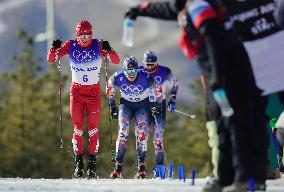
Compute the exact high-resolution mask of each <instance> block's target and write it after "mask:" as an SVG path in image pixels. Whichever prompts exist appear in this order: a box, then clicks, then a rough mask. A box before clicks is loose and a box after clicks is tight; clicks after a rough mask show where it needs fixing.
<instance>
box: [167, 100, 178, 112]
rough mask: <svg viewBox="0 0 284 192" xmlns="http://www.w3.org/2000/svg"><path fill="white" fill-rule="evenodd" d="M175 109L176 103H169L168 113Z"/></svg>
mask: <svg viewBox="0 0 284 192" xmlns="http://www.w3.org/2000/svg"><path fill="white" fill-rule="evenodd" d="M175 109H176V102H174V101H170V102H169V103H168V111H169V112H173V111H174V110H175Z"/></svg>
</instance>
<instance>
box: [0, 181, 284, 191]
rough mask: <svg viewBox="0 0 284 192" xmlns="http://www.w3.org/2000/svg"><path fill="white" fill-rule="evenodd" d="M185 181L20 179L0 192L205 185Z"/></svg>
mask: <svg viewBox="0 0 284 192" xmlns="http://www.w3.org/2000/svg"><path fill="white" fill-rule="evenodd" d="M191 183H192V180H191V179H187V180H186V181H185V182H183V181H179V180H178V179H174V180H168V179H165V180H155V179H144V180H137V179H116V180H112V179H94V180H88V179H22V178H0V191H1V192H5V191H17V192H18V191H21V192H25V191H29V192H35V191H41V192H44V191H47V192H49V191H62V192H63V191H64V192H67V191H68V192H71V191H84V192H88V191H92V192H116V191H117V192H134V191H135V192H143V191H147V192H199V191H201V189H202V186H203V185H204V184H205V183H206V179H196V180H195V185H191ZM266 183H267V191H269V192H270V191H271V192H283V191H284V180H283V179H278V180H268V181H267V182H266Z"/></svg>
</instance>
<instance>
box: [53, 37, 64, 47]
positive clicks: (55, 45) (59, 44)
mask: <svg viewBox="0 0 284 192" xmlns="http://www.w3.org/2000/svg"><path fill="white" fill-rule="evenodd" d="M61 44H62V41H61V40H60V39H55V40H53V42H52V47H53V48H54V49H58V48H60V47H61Z"/></svg>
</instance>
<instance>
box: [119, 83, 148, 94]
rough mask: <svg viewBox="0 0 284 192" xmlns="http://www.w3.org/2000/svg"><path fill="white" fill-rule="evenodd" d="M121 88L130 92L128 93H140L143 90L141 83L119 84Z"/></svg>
mask: <svg viewBox="0 0 284 192" xmlns="http://www.w3.org/2000/svg"><path fill="white" fill-rule="evenodd" d="M121 89H122V90H123V91H124V92H130V93H135V94H138V93H141V92H142V91H143V90H144V88H143V86H142V85H137V87H136V86H135V85H129V86H128V85H126V84H123V85H121Z"/></svg>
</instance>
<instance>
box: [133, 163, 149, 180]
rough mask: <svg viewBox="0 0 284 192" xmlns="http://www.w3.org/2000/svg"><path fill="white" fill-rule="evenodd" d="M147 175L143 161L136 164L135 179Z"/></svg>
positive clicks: (143, 177)
mask: <svg viewBox="0 0 284 192" xmlns="http://www.w3.org/2000/svg"><path fill="white" fill-rule="evenodd" d="M146 177H147V173H146V167H145V163H144V162H140V163H139V165H138V171H137V173H136V176H135V178H136V179H145V178H146Z"/></svg>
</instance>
